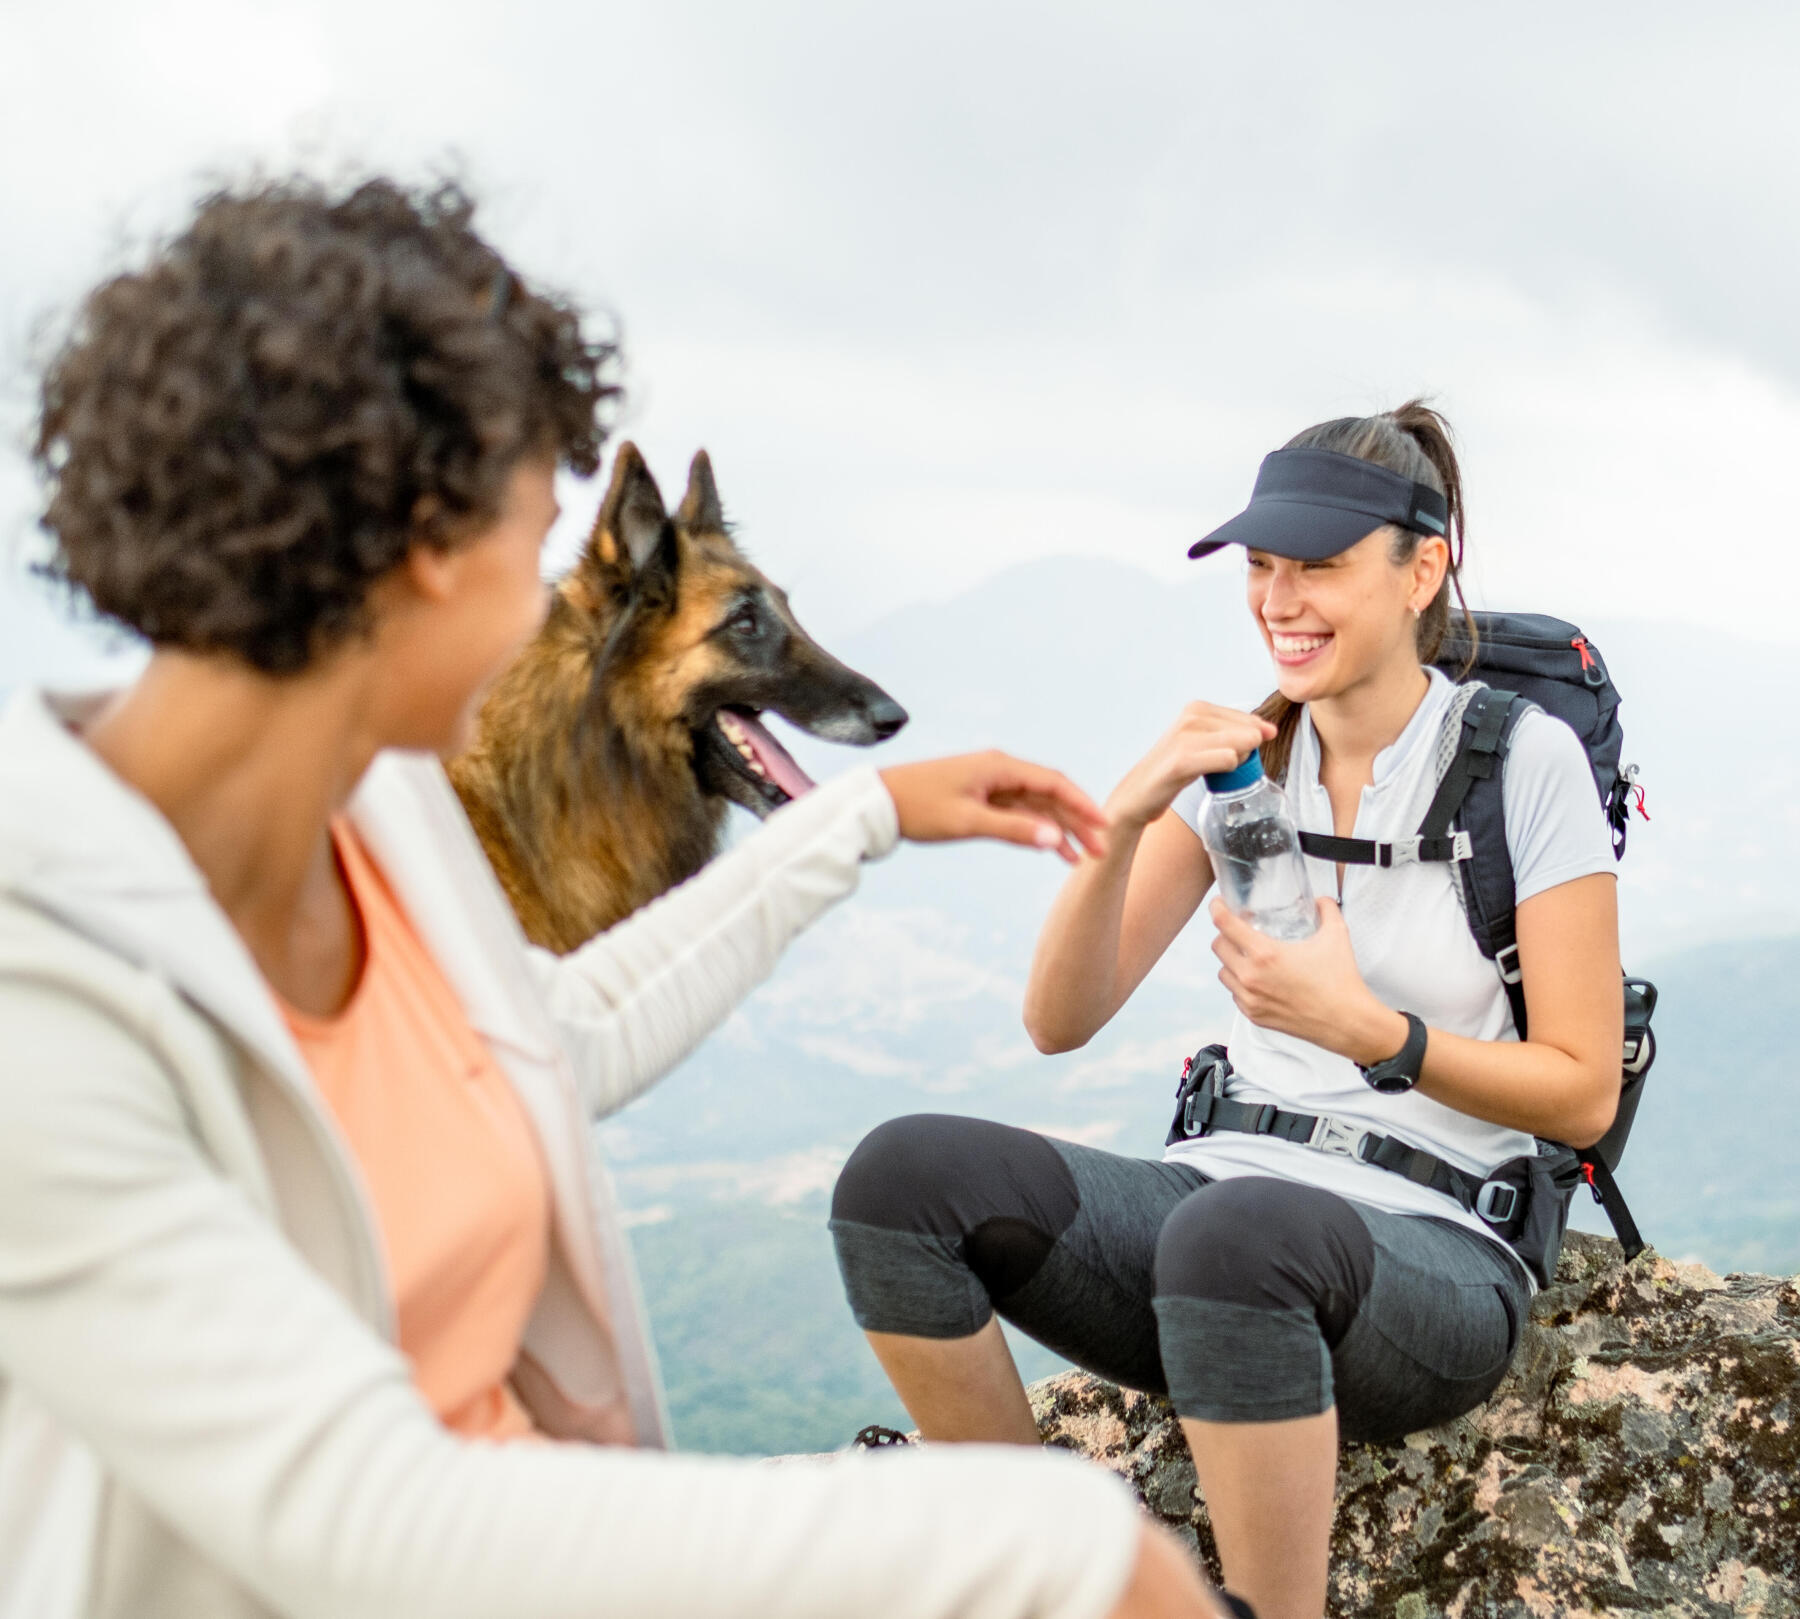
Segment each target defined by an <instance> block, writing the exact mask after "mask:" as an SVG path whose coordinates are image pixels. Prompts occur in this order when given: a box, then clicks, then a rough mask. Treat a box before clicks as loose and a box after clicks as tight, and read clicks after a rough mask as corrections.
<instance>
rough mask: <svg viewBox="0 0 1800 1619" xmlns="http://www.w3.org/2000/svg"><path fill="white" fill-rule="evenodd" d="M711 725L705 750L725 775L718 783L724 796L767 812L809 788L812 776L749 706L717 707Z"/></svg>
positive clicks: (759, 812) (749, 807)
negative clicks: (710, 742)
mask: <svg viewBox="0 0 1800 1619" xmlns="http://www.w3.org/2000/svg"><path fill="white" fill-rule="evenodd" d="M713 726H714V728H715V731H716V742H715V746H714V747H712V748H711V749H709V750H708V751H709V753H710V754H711V755H712V758H713V759H714V760H716V761H717V762H718V763H719V764H720V765H721V766H722V767H723V768H724V771H725V772H727V773H728V775H729V779H728V781H726V782H723V783H721V785H722V786H723V787H724V788H725V790H726V796H727V797H730V798H735V799H736V800H737V801H738V802H739V803H740V804H742V805H743V806H744V807H745V808H746V809H749V810H753V811H755V812H756V813H757V814H758V815H767V814H769V813H770V811H772V810H778V809H780V808H781V806H782V805H783V804H786V803H789V802H790V801H791V800H793V799H796V798H800V797H802V796H803V795H805V794H806V793H810V792H811V791H812V789H813V780H812V777H810V776H809V775H807V773H806V772H805V771H804V770H802V769H801V768H800V766H799V765H798V764H796V763H795V761H794V756H793V755H792V754H791V753H789V752H788V750H787V749H786V748H784V747H783V746H782V745H781V744H780V743H779V742H777V741H776V740H775V738H774V737H773V736H772V735H770V733H769V730H768V727H767V726H765V725H764V724H763V723H762V721H761V719H760V718H759V717H758V715H757V713H756V712H755V711H754V710H753V709H748V708H721V709H720V710H719V711H718V713H717V714H715V715H714V716H713ZM709 740H714V739H709ZM717 743H722V744H723V745H722V746H720V745H717ZM733 789H736V790H735V791H734V790H733Z"/></svg>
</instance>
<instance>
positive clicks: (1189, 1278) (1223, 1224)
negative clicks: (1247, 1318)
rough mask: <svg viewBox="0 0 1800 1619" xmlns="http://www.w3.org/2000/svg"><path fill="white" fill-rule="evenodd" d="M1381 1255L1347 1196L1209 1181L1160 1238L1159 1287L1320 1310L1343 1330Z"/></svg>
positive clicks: (1257, 1181) (1161, 1293)
mask: <svg viewBox="0 0 1800 1619" xmlns="http://www.w3.org/2000/svg"><path fill="white" fill-rule="evenodd" d="M1374 1261H1375V1245H1374V1239H1373V1238H1371V1237H1370V1236H1369V1233H1368V1228H1367V1227H1366V1226H1364V1225H1363V1223H1362V1221H1361V1220H1360V1219H1359V1218H1358V1217H1357V1215H1356V1212H1355V1210H1354V1209H1352V1208H1351V1207H1350V1205H1349V1204H1348V1203H1347V1202H1345V1201H1344V1199H1342V1198H1340V1197H1338V1196H1336V1195H1335V1194H1333V1193H1330V1192H1325V1191H1321V1190H1319V1189H1318V1188H1316V1187H1310V1186H1301V1185H1297V1184H1295V1183H1293V1182H1289V1181H1278V1180H1271V1179H1266V1178H1262V1177H1244V1178H1241V1179H1233V1180H1226V1181H1217V1182H1215V1183H1213V1184H1212V1185H1210V1186H1205V1187H1202V1188H1201V1189H1200V1190H1199V1191H1198V1192H1196V1193H1194V1195H1193V1196H1192V1197H1189V1198H1186V1199H1185V1200H1183V1201H1182V1202H1181V1203H1180V1204H1178V1205H1177V1206H1176V1208H1175V1210H1174V1212H1173V1213H1171V1214H1170V1216H1169V1218H1168V1219H1167V1220H1166V1221H1165V1222H1164V1224H1163V1228H1162V1231H1161V1234H1160V1236H1159V1237H1158V1240H1157V1245H1156V1292H1157V1295H1158V1297H1183V1298H1196V1299H1208V1300H1214V1301H1217V1302H1221V1303H1226V1304H1241V1305H1246V1306H1249V1307H1251V1308H1253V1309H1260V1310H1305V1311H1310V1312H1314V1313H1319V1314H1322V1315H1324V1316H1329V1317H1331V1318H1332V1320H1331V1323H1330V1324H1331V1326H1332V1327H1333V1328H1334V1329H1339V1330H1340V1331H1341V1328H1342V1326H1344V1325H1347V1316H1348V1315H1349V1314H1354V1312H1355V1308H1356V1306H1357V1304H1359V1303H1360V1301H1361V1299H1362V1298H1363V1297H1364V1296H1365V1295H1366V1293H1367V1292H1368V1288H1369V1285H1370V1283H1371V1282H1372V1280H1373V1277H1374ZM1340 1318H1342V1319H1340Z"/></svg>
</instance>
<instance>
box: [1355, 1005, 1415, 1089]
mask: <svg viewBox="0 0 1800 1619" xmlns="http://www.w3.org/2000/svg"><path fill="white" fill-rule="evenodd" d="M1400 1015H1401V1016H1402V1017H1403V1018H1405V1019H1406V1044H1405V1045H1403V1046H1401V1048H1400V1049H1399V1050H1398V1051H1397V1052H1395V1053H1394V1055H1393V1056H1391V1057H1389V1058H1388V1059H1387V1060H1386V1061H1385V1062H1377V1063H1370V1064H1369V1065H1368V1066H1367V1067H1364V1066H1363V1065H1362V1064H1361V1063H1358V1064H1357V1066H1358V1067H1359V1068H1362V1076H1363V1078H1364V1079H1366V1080H1367V1081H1368V1082H1369V1086H1370V1088H1371V1089H1372V1090H1377V1091H1380V1092H1381V1093H1382V1094H1383V1095H1387V1096H1395V1095H1398V1094H1399V1093H1400V1092H1402V1091H1410V1090H1411V1089H1412V1088H1413V1086H1415V1085H1416V1084H1418V1083H1419V1070H1420V1069H1421V1068H1423V1067H1424V1066H1425V1040H1426V1034H1425V1020H1424V1019H1423V1018H1421V1017H1418V1016H1417V1015H1415V1014H1414V1013H1412V1012H1402V1013H1401V1014H1400Z"/></svg>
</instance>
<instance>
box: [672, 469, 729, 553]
mask: <svg viewBox="0 0 1800 1619" xmlns="http://www.w3.org/2000/svg"><path fill="white" fill-rule="evenodd" d="M675 520H676V522H678V523H680V524H681V526H682V527H683V528H685V529H686V530H687V531H688V533H690V534H723V533H724V532H725V509H724V507H722V506H721V505H720V504H719V486H718V485H717V484H716V483H714V482H713V470H712V459H711V458H710V457H709V456H708V455H707V453H706V451H704V450H698V451H696V452H695V454H694V459H693V462H692V464H691V465H690V466H689V467H688V486H687V493H686V494H685V495H683V496H682V497H681V509H680V510H679V511H678V512H676V514H675Z"/></svg>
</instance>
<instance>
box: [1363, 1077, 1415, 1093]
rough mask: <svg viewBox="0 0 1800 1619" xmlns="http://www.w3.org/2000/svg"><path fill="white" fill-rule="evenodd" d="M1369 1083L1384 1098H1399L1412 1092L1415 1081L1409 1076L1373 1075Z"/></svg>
mask: <svg viewBox="0 0 1800 1619" xmlns="http://www.w3.org/2000/svg"><path fill="white" fill-rule="evenodd" d="M1369 1083H1370V1084H1371V1085H1373V1086H1374V1087H1375V1089H1376V1090H1378V1091H1380V1092H1381V1094H1382V1095H1383V1096H1399V1095H1402V1094H1403V1093H1404V1092H1406V1091H1410V1090H1411V1089H1412V1088H1413V1085H1414V1083H1415V1081H1414V1080H1413V1079H1412V1077H1411V1076H1410V1075H1408V1074H1371V1075H1370V1076H1369Z"/></svg>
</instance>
